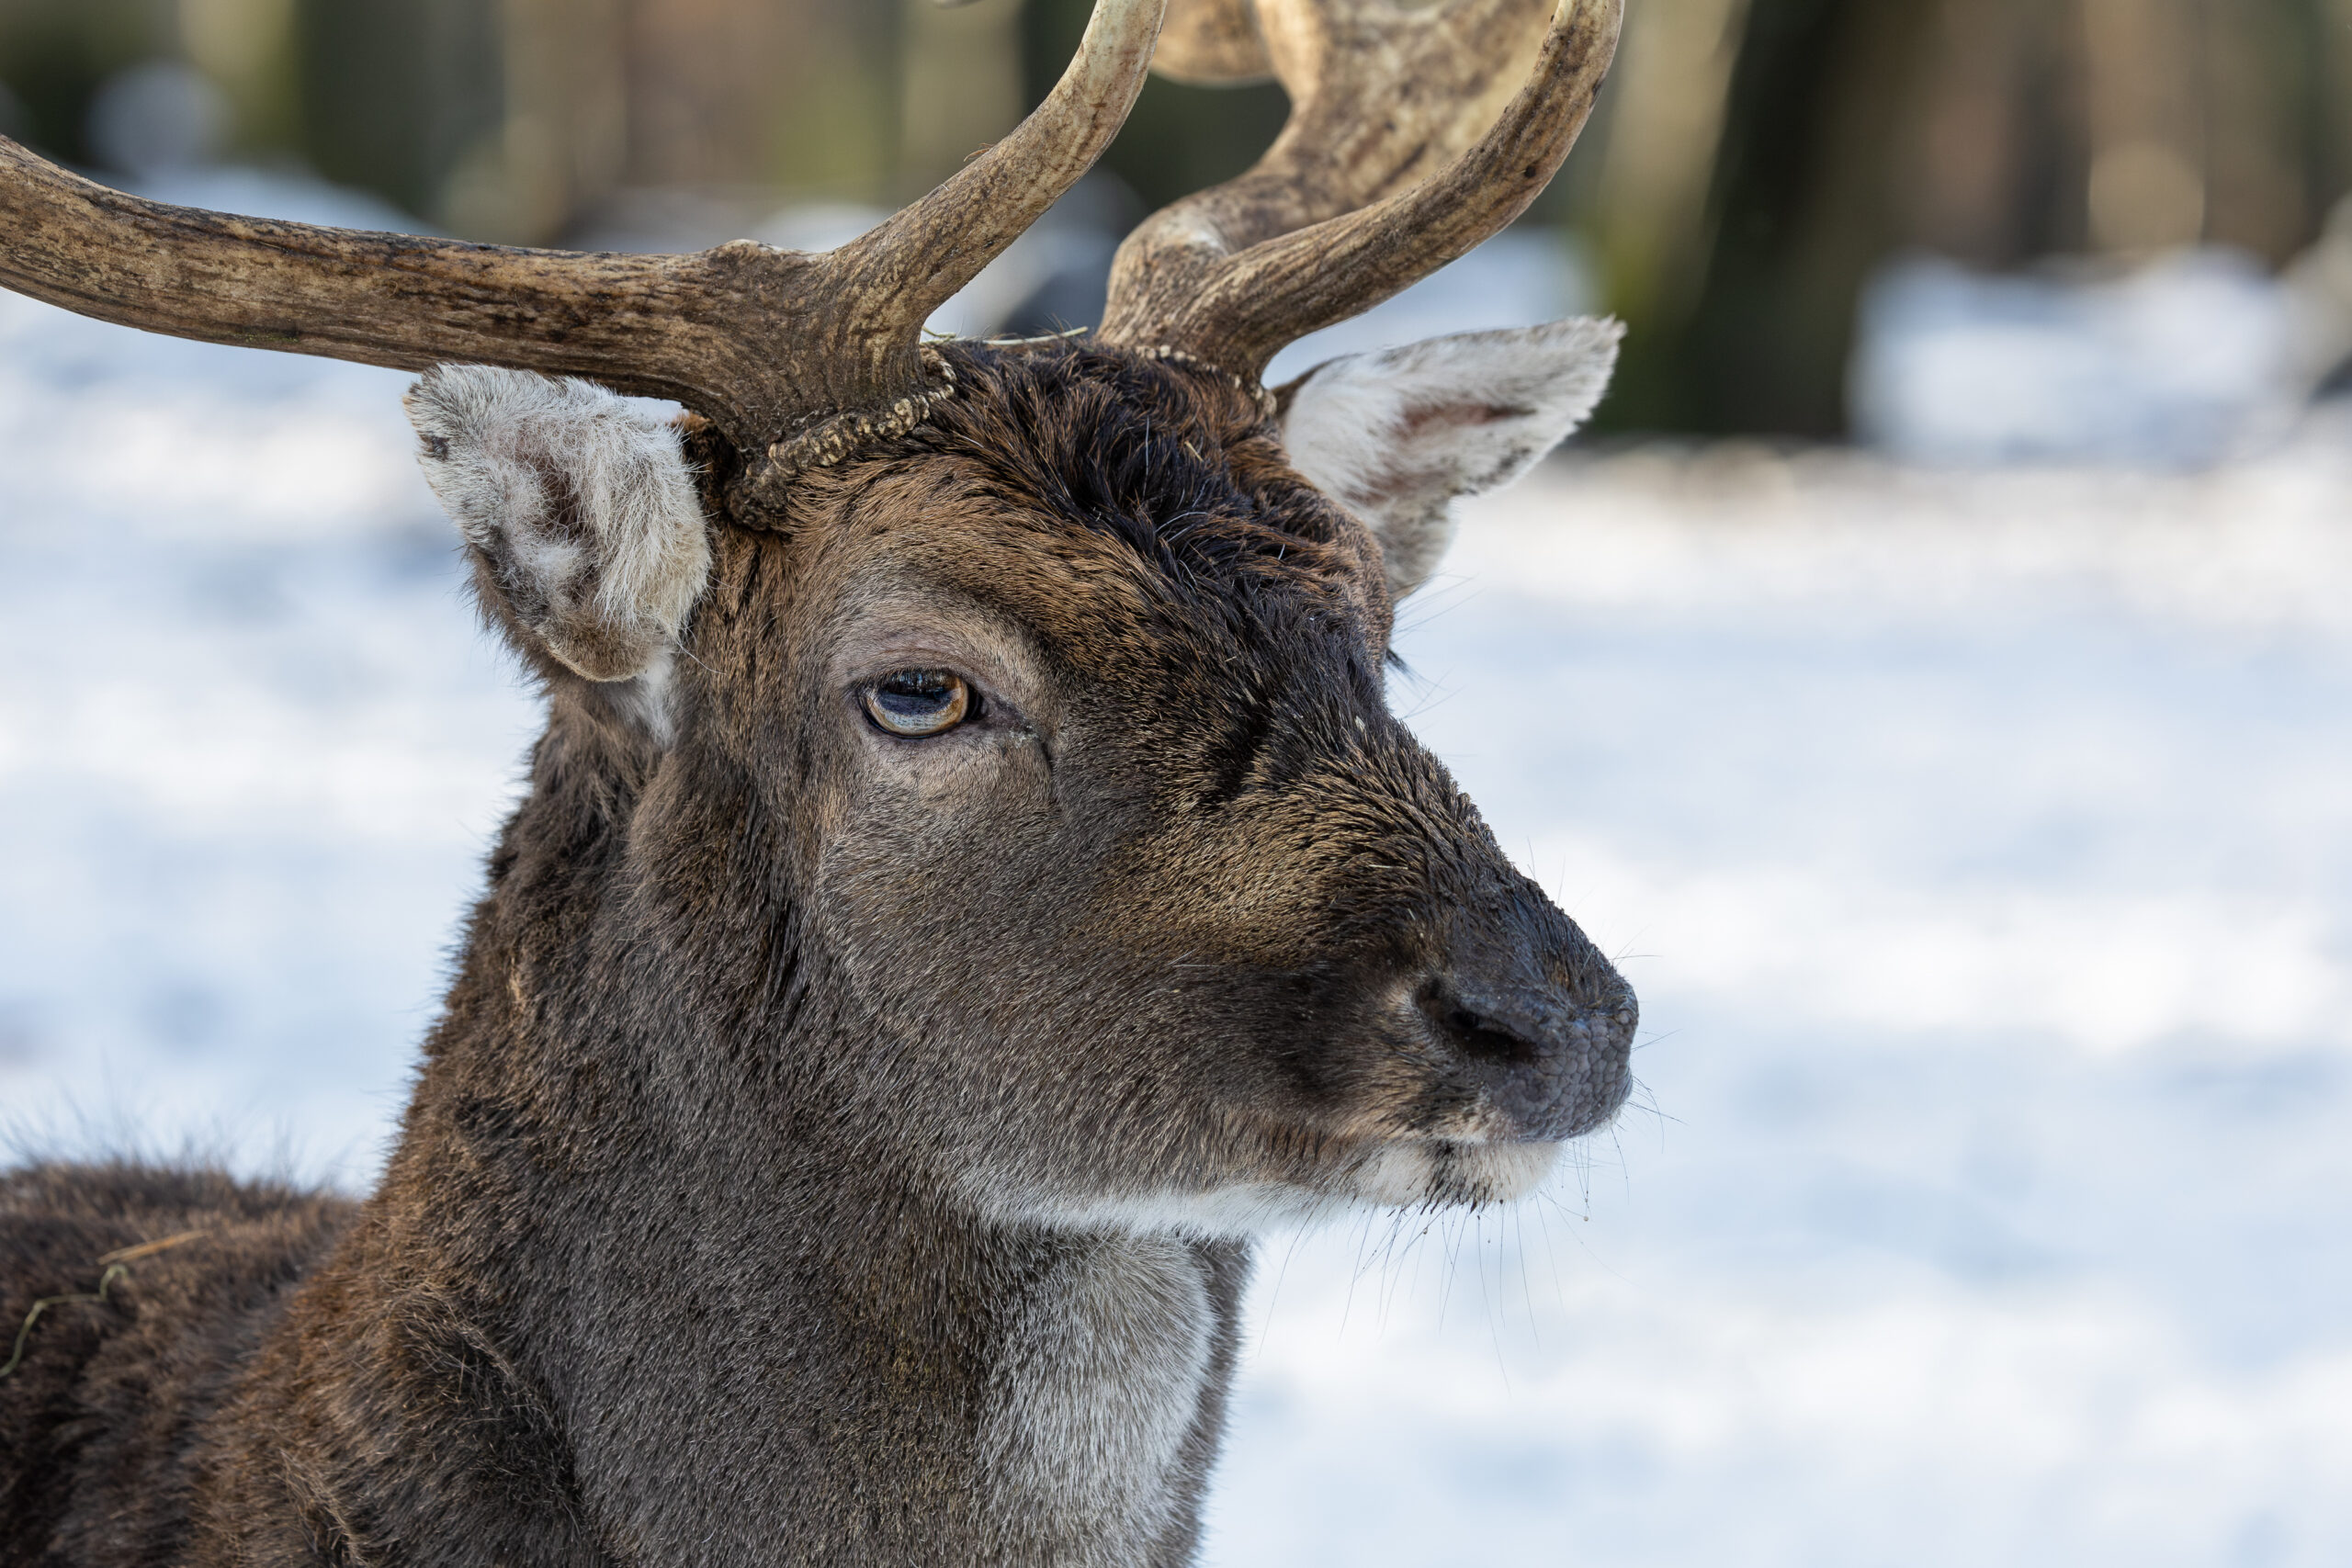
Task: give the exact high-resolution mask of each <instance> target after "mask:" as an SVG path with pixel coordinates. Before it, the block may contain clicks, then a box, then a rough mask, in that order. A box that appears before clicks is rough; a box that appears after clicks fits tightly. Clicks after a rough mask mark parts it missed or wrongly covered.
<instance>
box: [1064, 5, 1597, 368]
mask: <svg viewBox="0 0 2352 1568" xmlns="http://www.w3.org/2000/svg"><path fill="white" fill-rule="evenodd" d="M1552 4H1553V0H1448V3H1443V4H1440V5H1436V6H1419V7H1411V8H1408V6H1405V5H1402V4H1399V3H1398V0H1176V4H1175V5H1174V6H1171V10H1173V11H1174V13H1175V14H1174V15H1173V16H1172V17H1170V21H1169V26H1168V39H1169V44H1170V46H1171V47H1170V48H1168V49H1166V50H1164V51H1163V58H1162V61H1161V69H1162V70H1163V71H1167V72H1169V73H1171V74H1175V75H1178V76H1181V77H1184V78H1187V79H1191V80H1203V79H1213V78H1214V79H1238V78H1243V77H1247V76H1250V75H1259V74H1263V73H1266V72H1267V71H1268V70H1269V69H1271V71H1272V73H1273V74H1275V75H1277V76H1279V77H1280V78H1281V79H1282V83H1283V86H1284V87H1285V88H1286V89H1287V90H1288V91H1289V93H1290V97H1291V114H1290V118H1289V120H1288V121H1287V122H1286V123H1285V124H1284V125H1283V132H1282V135H1281V136H1279V137H1278V138H1276V139H1275V141H1274V144H1273V146H1272V147H1271V148H1270V149H1268V150H1267V152H1266V155H1265V156H1264V157H1262V158H1261V159H1259V160H1258V162H1257V164H1255V165H1254V166H1253V167H1252V168H1251V169H1250V171H1249V172H1248V173H1246V174H1244V175H1240V176H1238V178H1235V179H1232V180H1228V181H1227V182H1226V183H1225V184H1224V185H1221V186H1214V187H1212V188H1211V189H1208V190H1204V191H1202V192H1199V193H1198V194H1196V195H1193V196H1191V197H1186V198H1184V199H1183V200H1182V201H1179V202H1177V203H1175V204H1174V205H1173V206H1170V207H1168V208H1165V209H1161V210H1160V211H1159V213H1157V214H1155V215H1154V216H1153V217H1152V218H1150V219H1149V220H1146V222H1145V223H1144V224H1143V226H1142V227H1141V228H1139V229H1137V230H1136V231H1135V232H1134V233H1133V234H1130V235H1129V236H1128V237H1127V240H1126V243H1125V244H1123V245H1121V246H1120V247H1119V254H1118V259H1117V260H1116V261H1115V262H1114V264H1113V266H1112V272H1111V301H1110V305H1109V307H1108V309H1107V310H1105V312H1104V320H1103V326H1102V329H1101V334H1100V335H1101V336H1102V337H1103V338H1104V339H1105V340H1107V341H1109V342H1112V343H1117V344H1126V345H1128V346H1130V347H1137V348H1156V349H1161V350H1169V351H1173V352H1176V353H1179V354H1183V355H1190V356H1192V357H1194V358H1197V359H1201V360H1204V361H1205V362H1207V363H1209V364H1212V365H1215V366H1216V367H1219V368H1221V369H1224V370H1227V371H1231V372H1233V373H1235V374H1238V375H1242V376H1246V377H1249V378H1253V379H1254V378H1256V377H1257V376H1258V375H1259V374H1260V373H1261V371H1263V370H1264V369H1265V367H1266V363H1267V361H1269V360H1271V359H1272V357H1273V356H1274V355H1275V354H1276V353H1277V352H1279V351H1280V350H1281V349H1282V348H1283V345H1285V344H1289V343H1293V342H1295V341H1296V340H1297V339H1299V338H1301V337H1304V336H1306V334H1307V333H1310V332H1313V331H1315V330H1316V329H1317V328H1318V327H1324V326H1329V324H1330V323H1331V322H1333V321H1341V320H1344V319H1345V318H1347V317H1349V316H1351V315H1354V314H1356V313H1358V312H1359V311H1362V310H1366V309H1368V308H1370V307H1371V306H1373V305H1376V304H1378V303H1379V302H1380V301H1381V300H1383V299H1387V298H1388V297H1389V296H1390V295H1392V294H1395V293H1397V291H1398V290H1400V289H1402V288H1406V287H1407V286H1408V285H1410V284H1412V283H1415V282H1417V281H1419V279H1421V278H1423V277H1426V276H1429V275H1430V273H1432V272H1435V271H1436V270H1437V269H1438V268H1440V267H1442V266H1443V265H1446V264H1447V263H1448V262H1451V261H1453V260H1454V259H1455V258H1456V257H1458V256H1460V255H1462V254H1464V253H1466V252H1468V251H1469V250H1471V249H1472V248H1474V247H1475V246H1476V245H1477V244H1478V243H1480V242H1481V241H1483V240H1485V239H1487V237H1488V236H1489V235H1491V234H1493V233H1495V232H1496V231H1498V230H1499V229H1501V228H1502V227H1503V226H1504V225H1505V224H1507V223H1509V222H1510V220H1512V219H1514V218H1516V217H1518V216H1519V215H1520V214H1521V212H1523V211H1525V210H1526V209H1527V204H1528V203H1529V202H1531V201H1532V200H1534V199H1535V197H1536V194H1537V193H1538V192H1539V191H1541V190H1542V189H1543V188H1544V186H1545V184H1546V183H1548V182H1549V181H1550V179H1551V177H1552V175H1553V173H1554V171H1555V170H1556V169H1558V168H1559V166H1560V163H1561V160H1563V159H1565V158H1566V156H1567V154H1568V149H1569V148H1570V147H1572V146H1574V145H1575V143H1576V139H1577V133H1578V132H1579V131H1581V130H1583V129H1584V122H1585V119H1586V118H1587V117H1588V116H1589V114H1590V113H1591V112H1592V100H1593V96H1594V94H1596V93H1597V92H1598V91H1599V90H1600V80H1601V78H1602V76H1604V75H1605V74H1606V73H1608V70H1609V63H1610V61H1611V59H1612V58H1613V57H1614V55H1615V53H1616V49H1617V31H1618V26H1619V23H1620V21H1621V19H1622V17H1623V8H1624V7H1623V0H1558V10H1557V12H1556V13H1555V14H1554V13H1553V12H1552ZM1547 14H1551V27H1550V28H1549V29H1548V30H1545V31H1544V34H1543V42H1542V46H1541V48H1540V50H1539V51H1538V52H1537V54H1536V59H1535V67H1534V71H1533V73H1532V75H1531V76H1530V77H1529V78H1528V79H1527V81H1526V83H1525V85H1523V86H1521V87H1520V88H1519V89H1518V92H1517V94H1516V95H1515V96H1511V97H1510V101H1509V103H1508V104H1507V105H1505V104H1503V103H1502V102H1501V100H1502V98H1503V96H1504V95H1505V94H1507V93H1510V84H1511V81H1512V80H1513V77H1512V75H1511V74H1510V73H1509V71H1508V68H1509V67H1510V65H1511V64H1512V63H1513V62H1516V61H1519V60H1521V59H1524V58H1525V57H1526V54H1527V52H1528V50H1529V48H1530V46H1531V44H1532V41H1533V39H1534V38H1535V35H1536V32H1537V29H1538V28H1541V27H1542V24H1543V21H1544V17H1545V16H1546V15H1547ZM1253 24H1254V26H1253ZM1252 33H1254V35H1255V38H1256V39H1257V44H1256V46H1255V47H1254V48H1253V47H1252V46H1251V43H1250V38H1251V35H1252ZM1498 109H1499V115H1498ZM1481 127H1488V129H1487V131H1486V134H1485V135H1484V136H1478V134H1477V132H1478V130H1479V128H1481ZM1474 138H1476V141H1475V143H1474V141H1473V139H1474Z"/></svg>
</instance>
